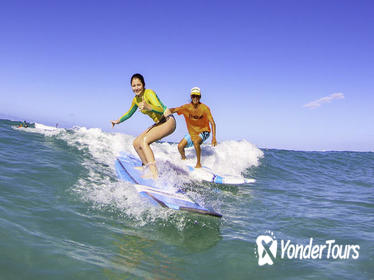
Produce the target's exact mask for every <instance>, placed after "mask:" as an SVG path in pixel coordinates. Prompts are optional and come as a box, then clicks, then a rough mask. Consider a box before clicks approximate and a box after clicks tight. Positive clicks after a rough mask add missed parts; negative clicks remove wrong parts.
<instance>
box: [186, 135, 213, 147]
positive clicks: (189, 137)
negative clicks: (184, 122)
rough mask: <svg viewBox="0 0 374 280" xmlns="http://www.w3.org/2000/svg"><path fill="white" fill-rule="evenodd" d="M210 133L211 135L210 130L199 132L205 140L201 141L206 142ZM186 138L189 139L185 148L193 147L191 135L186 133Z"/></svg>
mask: <svg viewBox="0 0 374 280" xmlns="http://www.w3.org/2000/svg"><path fill="white" fill-rule="evenodd" d="M209 135H210V132H208V131H203V132H201V133H200V134H199V136H200V138H201V139H203V142H201V143H204V142H205V140H206V139H208V138H209ZM184 139H186V140H187V146H186V147H185V148H189V147H193V142H192V140H191V135H189V134H186V136H184Z"/></svg>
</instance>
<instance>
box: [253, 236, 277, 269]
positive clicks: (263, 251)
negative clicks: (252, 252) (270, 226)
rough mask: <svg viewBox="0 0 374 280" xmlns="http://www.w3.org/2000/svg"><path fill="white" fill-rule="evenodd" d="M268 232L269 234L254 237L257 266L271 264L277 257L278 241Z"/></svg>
mask: <svg viewBox="0 0 374 280" xmlns="http://www.w3.org/2000/svg"><path fill="white" fill-rule="evenodd" d="M269 233H270V235H260V236H258V237H257V239H256V244H257V254H258V265H259V266H263V265H265V264H268V265H272V264H273V263H274V261H275V258H276V257H277V248H278V242H277V240H276V239H275V237H274V233H273V232H269ZM273 237H274V238H273Z"/></svg>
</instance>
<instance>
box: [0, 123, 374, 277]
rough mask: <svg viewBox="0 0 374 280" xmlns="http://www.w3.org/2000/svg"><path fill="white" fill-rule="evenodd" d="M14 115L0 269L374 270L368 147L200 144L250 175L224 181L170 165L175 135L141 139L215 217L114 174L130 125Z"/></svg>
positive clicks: (1, 174)
mask: <svg viewBox="0 0 374 280" xmlns="http://www.w3.org/2000/svg"><path fill="white" fill-rule="evenodd" d="M17 124H18V123H17V122H12V121H8V120H0V279H38V280H40V279H374V153H370V152H368V153H364V152H360V153H359V152H302V151H287V150H271V149H259V148H257V147H255V146H254V145H252V144H251V143H250V142H248V141H246V140H242V141H224V142H222V143H220V144H219V145H218V146H217V147H215V148H212V147H210V146H209V145H205V146H203V164H204V165H207V166H208V167H211V168H212V169H214V170H215V171H216V172H217V173H228V174H231V175H238V176H244V177H247V178H254V179H256V182H255V183H254V184H249V185H241V186H232V185H215V184H212V183H204V182H196V181H191V180H190V179H189V178H188V177H181V176H179V175H177V174H175V173H174V172H173V170H172V169H170V167H168V166H169V165H167V164H165V163H166V162H172V163H173V164H174V165H176V166H179V165H183V162H182V161H181V160H180V159H179V154H178V152H177V146H176V144H174V143H166V142H160V143H155V144H152V145H153V150H154V152H155V155H156V159H157V161H158V165H159V168H160V171H161V173H162V176H163V177H162V178H163V180H165V178H167V180H169V181H172V182H173V183H174V184H176V185H180V186H182V187H183V188H184V189H185V190H186V191H187V193H188V195H189V196H190V197H192V198H193V199H195V200H196V201H198V202H199V203H201V204H203V205H207V206H211V207H213V208H214V209H215V210H216V211H217V212H220V213H221V214H222V215H223V217H222V219H218V218H215V217H207V216H202V215H198V214H191V213H187V212H180V211H174V210H170V209H169V210H168V209H164V208H158V207H153V206H150V205H148V204H147V203H146V202H145V201H143V200H142V199H141V198H140V197H139V196H138V194H137V193H136V192H135V190H134V188H133V187H132V185H131V184H130V183H126V182H122V181H119V180H118V179H117V176H116V173H115V169H114V161H115V159H116V156H118V155H119V153H120V152H121V151H127V152H132V153H134V150H133V149H132V141H133V139H134V137H133V136H131V135H125V134H120V133H107V132H103V131H102V130H100V129H87V128H84V127H74V128H72V129H63V128H53V127H48V126H45V125H42V124H35V127H31V128H17ZM186 153H187V156H188V158H189V162H191V163H194V159H193V155H194V151H193V150H191V149H190V150H187V151H186ZM261 236H267V238H272V242H273V243H271V242H270V243H268V244H267V245H268V246H270V245H271V244H275V245H276V246H275V248H276V249H277V252H274V251H271V253H272V254H270V253H269V250H272V249H274V247H271V246H270V247H269V249H267V250H265V251H264V250H263V249H261V248H263V247H266V246H264V245H262V246H263V247H261V245H259V246H258V245H257V243H256V241H258V240H260V237H261ZM311 238H312V239H311ZM329 240H334V243H332V241H329ZM288 241H289V243H288V247H285V246H286V245H285V244H287V242H288ZM267 242H268V241H266V242H265V245H266V243H267ZM326 242H330V243H326ZM282 243H283V245H282ZM261 244H264V243H261ZM309 244H310V250H309V251H312V247H313V248H317V249H316V250H318V249H319V248H320V251H321V252H322V253H321V258H318V257H317V258H312V257H311V254H309V257H308V250H307V245H309ZM326 244H327V245H326ZM328 244H330V245H331V248H330V249H331V251H330V256H329V257H328V251H327V250H328V248H327V247H328ZM322 245H326V246H327V247H326V248H325V249H324V250H322V249H321V248H322ZM335 245H336V246H335ZM282 246H283V247H282ZM296 246H299V249H300V248H301V249H300V250H301V252H302V253H300V250H299V254H298V255H295V251H296ZM357 246H359V247H357ZM348 247H349V248H350V249H349V250H348V249H347V248H348ZM352 248H353V249H352ZM282 253H283V257H282ZM309 253H310V252H309ZM303 254H304V255H305V256H303ZM271 255H272V257H271ZM317 255H318V254H317ZM295 256H296V257H295ZM259 260H263V261H265V260H266V261H267V263H266V264H264V265H259Z"/></svg>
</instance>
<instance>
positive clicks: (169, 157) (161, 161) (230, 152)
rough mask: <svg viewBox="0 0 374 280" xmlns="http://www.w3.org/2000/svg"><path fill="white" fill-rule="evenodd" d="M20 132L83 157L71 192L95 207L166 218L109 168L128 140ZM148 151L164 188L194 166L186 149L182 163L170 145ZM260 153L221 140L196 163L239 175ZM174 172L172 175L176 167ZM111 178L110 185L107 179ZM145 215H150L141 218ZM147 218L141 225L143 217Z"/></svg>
mask: <svg viewBox="0 0 374 280" xmlns="http://www.w3.org/2000/svg"><path fill="white" fill-rule="evenodd" d="M25 131H30V132H34V133H35V132H37V133H41V134H44V135H45V136H46V137H55V138H57V139H61V140H64V141H66V143H67V144H68V145H70V146H72V147H75V148H77V149H78V150H81V151H83V152H86V151H88V155H87V156H85V157H83V158H84V162H83V166H84V167H85V168H86V169H87V170H88V176H86V177H85V178H81V179H80V180H79V181H78V182H77V183H76V185H75V186H73V187H72V190H73V191H74V192H76V193H78V194H79V195H80V196H81V197H82V199H84V200H87V201H90V202H92V204H93V205H94V206H95V207H99V208H100V207H109V208H115V209H118V210H121V211H124V212H125V213H126V215H127V216H130V217H132V218H134V219H137V220H139V221H141V223H147V222H149V219H155V218H166V217H167V213H168V211H166V210H160V209H159V208H156V209H158V210H155V208H154V207H147V206H146V205H145V204H144V203H143V200H142V199H141V198H140V196H139V195H138V193H137V192H136V191H135V189H134V188H132V187H131V184H129V183H126V182H121V181H117V180H116V176H115V168H114V163H115V160H116V158H117V157H118V156H119V155H120V153H121V152H127V153H131V154H133V155H136V156H137V154H136V152H135V150H134V148H133V146H132V142H133V140H134V139H135V137H134V136H131V135H126V134H120V133H108V132H103V131H102V130H101V129H99V128H85V127H74V128H72V129H63V128H55V127H49V126H45V125H42V124H35V128H34V129H31V130H29V129H25ZM151 147H152V150H153V152H154V154H155V157H156V161H157V164H158V167H159V170H160V175H161V176H160V182H162V184H163V186H164V187H165V188H168V189H170V188H175V186H176V185H180V184H181V183H183V182H186V180H189V178H188V176H185V175H186V174H183V172H179V171H183V168H184V167H185V166H186V162H187V163H189V164H192V165H195V163H196V158H195V150H194V149H193V148H192V149H186V155H187V158H188V159H187V161H182V160H181V159H180V155H179V152H178V149H177V144H175V143H171V144H170V143H166V142H161V143H153V144H152V146H151ZM262 156H263V152H262V151H261V150H259V149H258V148H257V147H255V146H254V145H253V144H251V143H249V142H248V141H246V140H242V141H224V142H221V143H219V144H218V145H217V146H216V147H211V146H210V145H207V144H204V145H202V164H203V165H205V166H207V167H209V168H211V169H212V170H213V171H215V172H217V173H224V174H231V175H237V176H238V175H239V176H240V175H241V173H242V172H243V171H244V170H245V169H246V168H249V167H251V166H257V165H258V164H259V159H260V158H261V157H262ZM175 167H180V170H179V171H178V168H175ZM113 179H114V180H113ZM145 212H146V213H148V214H149V213H150V214H151V215H145ZM145 216H146V217H147V218H146V219H145V220H144V217H145Z"/></svg>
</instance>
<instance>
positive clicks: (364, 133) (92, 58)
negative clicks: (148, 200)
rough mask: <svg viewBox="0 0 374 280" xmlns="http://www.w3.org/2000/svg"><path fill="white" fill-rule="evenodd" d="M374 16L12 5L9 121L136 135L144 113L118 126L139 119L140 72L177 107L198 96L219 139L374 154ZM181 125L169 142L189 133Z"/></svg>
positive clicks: (272, 8)
mask: <svg viewBox="0 0 374 280" xmlns="http://www.w3.org/2000/svg"><path fill="white" fill-rule="evenodd" d="M373 11H374V2H372V1H344V0H343V1H312V0H308V1H307V0H298V1H296V0H295V1H235V0H234V1H92V0H91V1H52V0H51V1H49V0H48V1H47V0H46V1H38V0H35V1H17V0H15V1H2V2H1V4H0V38H1V43H0V65H1V67H0V95H1V102H0V114H1V115H10V116H16V117H19V118H20V119H26V120H32V121H37V122H40V123H44V124H49V125H52V124H55V123H59V124H60V125H61V126H65V127H71V126H72V125H80V126H86V127H99V128H102V129H103V130H104V131H115V132H122V133H127V134H132V135H137V134H139V133H140V132H142V131H143V130H144V129H145V128H146V127H148V126H149V125H150V124H151V120H150V119H148V118H147V117H146V116H144V115H142V114H140V113H137V114H136V115H134V116H133V117H132V118H131V119H130V120H128V121H126V122H124V123H122V124H121V125H120V126H118V127H116V128H115V129H113V130H112V129H111V125H110V120H112V119H117V118H118V117H120V116H121V115H122V114H123V113H125V112H126V111H127V110H128V108H129V106H130V102H131V98H132V97H133V93H132V91H131V87H130V84H129V79H130V77H131V75H132V74H133V73H136V72H139V73H142V74H143V75H144V77H145V80H146V86H147V88H151V89H153V90H154V91H156V93H157V94H158V96H159V97H160V99H161V100H162V101H163V102H164V103H165V104H166V105H167V106H168V107H176V106H180V105H182V104H185V103H187V102H188V101H189V89H190V88H192V87H194V86H199V87H200V88H201V89H202V95H203V97H202V102H204V103H205V104H207V105H208V106H209V107H210V108H211V111H212V113H213V117H214V119H215V121H216V123H217V140H218V141H223V140H239V139H247V140H248V141H250V142H251V143H254V144H255V145H257V146H259V147H262V148H282V149H297V150H357V151H368V150H370V151H373V150H374V132H373V123H374V114H373V109H374V92H373V91H374V79H373V77H374V54H373V50H374V21H373V17H372V15H373ZM333 94H339V96H340V97H339V98H330V99H329V96H330V97H331V96H334V95H333ZM335 96H337V95H335ZM322 98H325V99H322ZM321 99H322V101H321ZM318 100H320V101H319V102H320V103H318V102H317V101H318ZM323 100H325V101H327V100H330V102H323ZM311 102H317V103H318V104H320V106H314V107H313V106H305V105H306V104H309V103H311ZM314 104H315V103H314ZM177 120H178V124H177V125H178V128H177V130H176V132H175V133H174V134H173V135H172V136H170V137H168V138H167V139H166V140H169V141H178V140H180V138H181V137H182V136H183V135H184V133H185V131H186V127H185V123H184V120H183V119H182V118H181V117H177Z"/></svg>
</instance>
